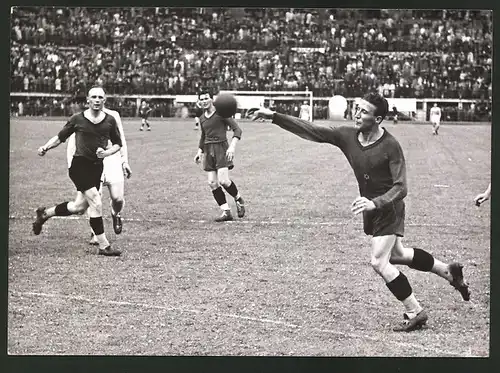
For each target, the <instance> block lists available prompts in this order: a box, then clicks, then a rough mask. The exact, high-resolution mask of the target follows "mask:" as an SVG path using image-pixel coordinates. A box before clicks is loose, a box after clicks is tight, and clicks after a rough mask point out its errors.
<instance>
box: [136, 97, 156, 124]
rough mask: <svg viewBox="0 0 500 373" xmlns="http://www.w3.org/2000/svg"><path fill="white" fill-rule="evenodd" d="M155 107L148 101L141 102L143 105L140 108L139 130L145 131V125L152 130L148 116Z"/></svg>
mask: <svg viewBox="0 0 500 373" xmlns="http://www.w3.org/2000/svg"><path fill="white" fill-rule="evenodd" d="M152 110H153V109H151V107H150V106H149V104H148V103H147V102H146V101H142V102H141V107H140V108H139V116H140V117H141V128H140V129H139V130H141V131H144V125H146V127H147V128H148V131H151V126H150V125H149V122H148V118H149V114H150V113H151V111H152Z"/></svg>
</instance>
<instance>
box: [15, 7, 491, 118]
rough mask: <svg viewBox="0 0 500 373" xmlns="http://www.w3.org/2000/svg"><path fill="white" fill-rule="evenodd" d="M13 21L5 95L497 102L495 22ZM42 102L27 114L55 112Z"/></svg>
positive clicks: (460, 16) (69, 16)
mask: <svg viewBox="0 0 500 373" xmlns="http://www.w3.org/2000/svg"><path fill="white" fill-rule="evenodd" d="M11 21H12V27H11V44H10V47H11V50H10V54H11V91H12V92H43V93H70V94H72V95H74V96H75V97H84V96H85V93H86V91H87V90H88V88H89V87H90V86H92V85H94V84H96V83H97V84H101V85H103V86H104V88H105V89H106V91H107V92H108V93H110V94H115V93H116V94H150V95H155V94H156V95H160V94H195V93H196V92H197V91H198V89H199V87H201V86H205V87H210V88H212V89H213V90H214V91H218V90H236V89H238V90H261V91H271V90H274V91H279V90H301V91H302V90H306V89H308V90H311V91H313V93H314V96H315V97H331V96H332V95H334V94H341V95H343V96H345V97H356V96H360V95H362V94H363V93H365V92H368V91H378V92H380V93H381V94H383V95H384V96H386V97H395V98H399V97H404V98H424V97H425V98H463V99H477V100H481V101H489V100H491V94H492V81H491V72H492V12H490V11H480V10H384V9H382V10H381V9H378V10H345V9H326V8H322V9H308V8H300V9H293V8H288V9H285V8H283V9H273V8H265V9H256V8H249V9H247V8H158V7H157V8H58V7H15V8H13V10H12V15H11ZM38 101H40V102H39V103H37V102H38ZM38 101H36V102H35V103H31V102H30V103H25V105H24V108H23V111H24V113H25V114H27V113H31V112H40V111H42V112H43V110H44V109H43V108H44V107H46V106H47V105H53V104H54V103H53V102H51V100H48V99H47V100H46V99H43V100H42V99H40V100H38ZM52 101H53V100H52ZM16 105H17V104H16ZM55 105H61V104H60V102H57V103H56V104H55ZM64 105H66V102H63V106H64ZM122 105H125V106H127V105H128V104H127V103H122ZM158 110H160V111H162V112H164V113H165V115H167V114H168V112H169V110H171V108H170V109H169V108H166V107H165V108H158ZM313 110H314V108H313ZM317 110H318V112H319V111H321V110H322V109H320V108H318V109H317Z"/></svg>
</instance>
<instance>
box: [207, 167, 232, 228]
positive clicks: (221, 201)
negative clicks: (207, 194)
mask: <svg viewBox="0 0 500 373" xmlns="http://www.w3.org/2000/svg"><path fill="white" fill-rule="evenodd" d="M207 176H208V185H209V186H210V189H211V190H212V194H213V196H214V199H215V201H216V202H217V204H218V205H219V207H220V208H221V210H222V215H221V216H219V217H217V218H216V219H215V221H216V222H223V221H229V220H233V216H232V215H231V209H230V208H229V204H228V203H227V200H226V194H225V193H224V191H223V190H222V187H221V186H220V184H219V180H218V178H217V171H208V172H207Z"/></svg>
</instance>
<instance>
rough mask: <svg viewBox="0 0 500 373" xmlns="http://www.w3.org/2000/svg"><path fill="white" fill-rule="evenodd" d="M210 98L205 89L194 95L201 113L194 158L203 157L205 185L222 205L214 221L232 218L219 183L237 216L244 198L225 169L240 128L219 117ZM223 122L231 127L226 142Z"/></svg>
mask: <svg viewBox="0 0 500 373" xmlns="http://www.w3.org/2000/svg"><path fill="white" fill-rule="evenodd" d="M212 98H213V97H212V95H211V93H210V92H208V91H203V92H200V94H199V95H198V100H199V106H200V107H201V108H203V114H202V115H201V116H200V128H201V137H200V141H199V144H198V152H197V153H196V156H195V158H194V161H195V162H196V163H197V164H198V163H200V161H201V159H202V158H203V169H204V170H205V171H206V172H207V174H208V185H210V188H211V189H212V194H213V196H214V198H215V201H216V202H217V204H218V205H219V206H220V208H221V209H222V215H221V216H219V217H217V218H216V219H215V221H217V222H223V221H229V220H233V216H232V214H231V209H230V208H229V205H228V203H227V201H226V195H225V193H224V191H223V190H222V187H223V188H224V189H225V190H226V191H227V192H228V193H229V194H230V195H231V196H232V197H233V198H234V200H235V203H236V209H237V213H238V217H240V218H242V217H243V216H245V202H244V201H243V198H241V195H240V193H239V191H238V188H237V187H236V184H235V183H234V182H233V181H232V180H231V179H230V178H229V170H232V169H233V167H234V164H233V159H234V152H235V148H236V144H237V143H238V141H239V140H240V139H241V133H242V131H241V128H240V127H239V126H238V124H237V123H236V122H235V121H234V119H232V118H223V117H221V116H220V115H219V114H217V113H216V112H215V107H214V105H213V100H212ZM227 126H229V127H230V128H231V130H232V131H233V138H232V140H231V143H230V144H228V141H227V134H226V127H227ZM221 186H222V187H221Z"/></svg>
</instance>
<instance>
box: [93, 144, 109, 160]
mask: <svg viewBox="0 0 500 373" xmlns="http://www.w3.org/2000/svg"><path fill="white" fill-rule="evenodd" d="M95 154H96V155H97V158H101V159H102V158H105V157H106V156H107V154H106V150H104V149H103V148H101V147H99V148H97V150H96V151H95Z"/></svg>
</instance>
